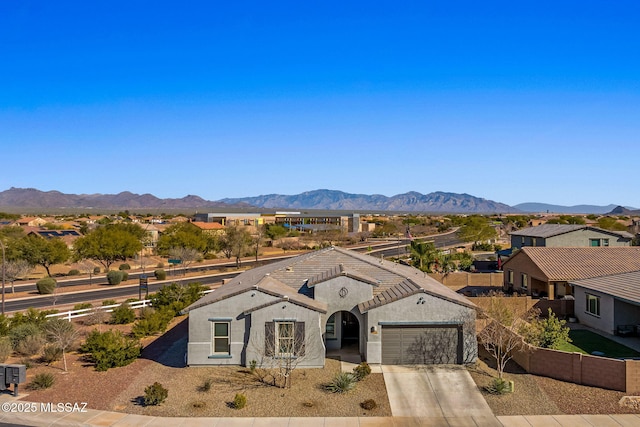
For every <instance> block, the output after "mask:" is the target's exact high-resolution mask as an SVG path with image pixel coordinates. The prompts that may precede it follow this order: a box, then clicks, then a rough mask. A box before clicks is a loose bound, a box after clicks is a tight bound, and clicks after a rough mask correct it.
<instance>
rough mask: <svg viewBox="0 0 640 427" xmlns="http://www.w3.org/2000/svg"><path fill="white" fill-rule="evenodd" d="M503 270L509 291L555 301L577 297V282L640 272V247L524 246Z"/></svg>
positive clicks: (504, 286) (505, 288)
mask: <svg viewBox="0 0 640 427" xmlns="http://www.w3.org/2000/svg"><path fill="white" fill-rule="evenodd" d="M503 271H504V284H503V289H504V290H505V291H506V292H511V291H513V292H518V293H524V294H527V295H531V296H532V297H546V298H549V299H550V300H552V299H556V298H562V297H564V296H565V295H573V288H572V287H571V285H570V283H571V282H573V281H575V280H581V279H590V278H594V277H600V276H607V275H612V274H620V273H628V272H632V271H640V247H637V246H631V247H580V248H549V247H524V248H522V249H520V250H519V251H517V252H516V253H515V254H514V255H512V256H511V257H510V258H509V260H508V261H507V262H505V263H504V265H503Z"/></svg>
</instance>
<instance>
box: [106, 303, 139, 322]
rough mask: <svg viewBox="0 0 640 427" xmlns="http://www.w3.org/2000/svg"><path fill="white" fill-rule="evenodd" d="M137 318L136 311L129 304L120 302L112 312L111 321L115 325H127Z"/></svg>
mask: <svg viewBox="0 0 640 427" xmlns="http://www.w3.org/2000/svg"><path fill="white" fill-rule="evenodd" d="M134 320H136V312H135V311H133V309H132V308H131V307H129V304H126V303H125V304H120V305H119V306H118V307H116V308H114V309H113V311H112V312H111V319H110V320H109V323H111V324H113V325H127V324H129V323H131V322H133V321H134Z"/></svg>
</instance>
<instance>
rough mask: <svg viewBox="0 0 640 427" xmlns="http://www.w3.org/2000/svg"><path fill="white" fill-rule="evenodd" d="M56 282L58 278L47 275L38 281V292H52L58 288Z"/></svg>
mask: <svg viewBox="0 0 640 427" xmlns="http://www.w3.org/2000/svg"><path fill="white" fill-rule="evenodd" d="M56 284H57V282H56V279H54V278H53V277H45V278H44V279H40V280H38V281H37V282H36V288H38V293H39V294H41V295H44V294H52V293H53V291H55V290H56Z"/></svg>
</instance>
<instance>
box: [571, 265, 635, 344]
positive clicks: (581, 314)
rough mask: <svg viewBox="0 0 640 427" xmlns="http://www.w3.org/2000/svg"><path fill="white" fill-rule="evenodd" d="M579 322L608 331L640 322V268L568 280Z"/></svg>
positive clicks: (628, 329)
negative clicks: (571, 287) (571, 288)
mask: <svg viewBox="0 0 640 427" xmlns="http://www.w3.org/2000/svg"><path fill="white" fill-rule="evenodd" d="M571 285H572V286H573V288H574V297H575V315H576V317H577V318H578V320H579V321H580V323H582V324H584V325H586V326H589V327H592V328H594V329H598V330H601V331H604V332H607V333H609V334H614V333H625V334H626V333H632V332H635V330H636V329H637V327H638V326H640V271H633V272H630V273H621V274H614V275H610V276H601V277H594V278H591V279H584V280H575V281H571Z"/></svg>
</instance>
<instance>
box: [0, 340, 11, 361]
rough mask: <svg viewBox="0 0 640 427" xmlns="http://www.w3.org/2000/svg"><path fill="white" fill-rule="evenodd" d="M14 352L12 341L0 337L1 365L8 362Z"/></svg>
mask: <svg viewBox="0 0 640 427" xmlns="http://www.w3.org/2000/svg"><path fill="white" fill-rule="evenodd" d="M12 351H13V347H11V341H9V338H7V337H0V363H4V362H6V360H7V358H8V357H9V356H10V355H11V352H12Z"/></svg>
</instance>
